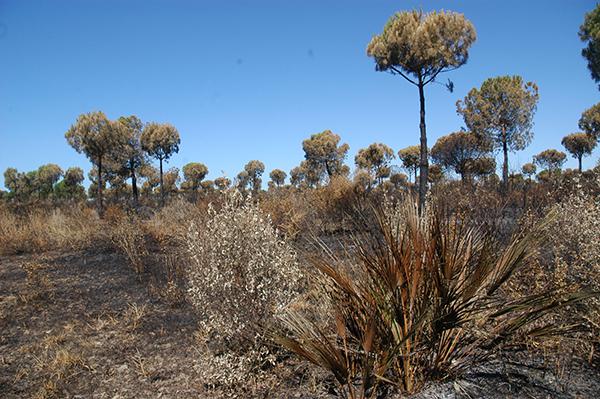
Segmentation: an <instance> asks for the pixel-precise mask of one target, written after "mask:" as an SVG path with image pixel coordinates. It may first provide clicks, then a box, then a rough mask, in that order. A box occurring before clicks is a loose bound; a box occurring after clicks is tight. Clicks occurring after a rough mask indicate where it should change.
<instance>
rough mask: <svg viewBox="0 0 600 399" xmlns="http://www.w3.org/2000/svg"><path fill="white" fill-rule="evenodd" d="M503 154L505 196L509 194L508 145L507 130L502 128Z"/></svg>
mask: <svg viewBox="0 0 600 399" xmlns="http://www.w3.org/2000/svg"><path fill="white" fill-rule="evenodd" d="M502 154H503V155H504V162H503V163H502V189H503V192H504V194H507V193H508V143H507V142H506V128H504V127H503V128H502Z"/></svg>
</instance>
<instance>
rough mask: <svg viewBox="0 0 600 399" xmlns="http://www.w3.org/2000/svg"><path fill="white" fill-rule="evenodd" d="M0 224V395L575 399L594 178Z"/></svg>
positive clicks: (339, 191) (585, 369)
mask: <svg viewBox="0 0 600 399" xmlns="http://www.w3.org/2000/svg"><path fill="white" fill-rule="evenodd" d="M414 193H415V190H414V188H413V187H412V186H411V185H410V184H408V183H407V184H404V185H402V186H400V187H391V186H389V185H381V186H375V187H367V188H365V187H364V186H361V185H360V184H357V183H352V182H350V181H349V180H347V179H344V178H339V179H333V180H332V181H330V182H329V184H327V185H324V186H321V187H318V188H313V189H308V188H306V189H298V188H295V187H291V186H282V187H271V188H270V189H269V190H267V191H260V192H255V193H251V192H247V191H244V190H242V191H240V190H236V189H228V190H223V191H220V190H212V191H206V192H201V193H200V194H199V195H195V196H194V197H193V198H192V197H189V196H185V195H180V196H177V195H173V196H171V197H170V198H169V199H168V201H167V203H166V204H165V205H164V206H162V207H161V206H158V205H155V204H151V203H148V204H145V205H141V206H138V207H136V208H133V207H130V206H127V205H124V204H120V203H117V202H115V203H113V204H111V205H109V207H108V209H107V210H106V212H105V215H104V217H103V218H99V217H98V215H97V214H96V212H95V211H94V210H92V209H93V207H92V206H90V205H88V204H86V203H85V202H80V203H77V204H76V206H74V205H73V204H70V205H69V206H63V207H61V206H53V207H52V206H46V207H43V206H39V204H38V205H36V206H27V207H22V206H19V207H17V206H14V204H11V203H5V204H4V205H3V207H2V209H1V210H0V213H1V217H0V251H1V257H0V327H1V331H2V333H1V334H0V370H1V371H0V396H2V397H6V398H20V397H36V398H53V397H57V398H58V397H98V398H102V397H110V398H113V397H124V398H130V397H131V398H134V397H173V398H175V397H281V398H288V397H304V398H321V397H323V398H326V397H348V398H363V397H372V398H383V397H402V396H403V395H414V397H417V398H433V397H448V398H450V397H564V398H571V397H573V398H575V397H593V396H594V395H597V394H598V393H600V378H599V374H598V370H599V367H600V357H599V354H598V350H599V349H600V313H599V309H600V308H599V305H600V302H599V300H598V297H597V293H598V291H599V290H600V287H599V285H598V284H599V283H598V281H600V224H599V223H600V196H599V195H600V178H599V176H598V174H597V172H594V171H588V172H585V173H583V174H581V173H572V174H564V175H561V176H557V177H555V179H553V180H551V181H550V180H549V181H545V182H531V183H530V184H527V186H526V187H525V186H522V187H521V186H517V185H516V184H515V185H514V186H512V188H511V190H510V191H509V192H508V193H502V192H501V190H499V188H498V186H497V183H495V182H493V181H484V180H482V181H478V182H467V183H464V182H463V183H461V182H455V181H445V182H440V183H437V184H435V185H433V186H432V188H431V190H430V195H429V197H428V199H427V207H426V208H425V209H426V210H425V211H424V212H422V213H421V214H419V212H418V210H417V201H416V198H415V195H414Z"/></svg>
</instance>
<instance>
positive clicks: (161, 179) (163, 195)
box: [158, 158, 165, 206]
mask: <svg viewBox="0 0 600 399" xmlns="http://www.w3.org/2000/svg"><path fill="white" fill-rule="evenodd" d="M158 160H159V163H160V205H161V206H163V205H164V204H165V187H164V185H163V160H162V158H159V159H158Z"/></svg>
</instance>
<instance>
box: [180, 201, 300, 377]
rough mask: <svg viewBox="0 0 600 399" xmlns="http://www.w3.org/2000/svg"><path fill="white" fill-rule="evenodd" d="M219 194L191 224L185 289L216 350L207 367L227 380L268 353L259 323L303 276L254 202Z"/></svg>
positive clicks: (291, 294) (291, 253)
mask: <svg viewBox="0 0 600 399" xmlns="http://www.w3.org/2000/svg"><path fill="white" fill-rule="evenodd" d="M223 195H224V196H225V198H224V201H223V204H222V206H221V207H220V208H219V209H218V210H217V209H216V208H215V207H213V206H212V205H210V206H209V208H208V214H209V215H208V216H209V217H208V218H207V221H206V223H205V224H204V225H202V226H200V225H197V224H195V223H192V224H191V225H190V227H189V232H188V236H187V248H188V250H189V255H190V260H191V261H190V266H189V273H188V281H189V288H188V295H189V299H190V302H191V303H192V304H193V305H194V306H195V308H196V310H197V313H198V316H199V318H200V321H199V324H200V333H201V335H202V338H203V340H204V341H205V343H206V344H207V347H208V348H210V349H211V351H212V352H213V354H214V357H213V359H212V360H210V361H208V362H207V363H208V364H207V370H206V371H205V374H207V377H211V379H213V380H214V379H217V380H219V379H221V381H220V382H222V383H223V384H224V385H230V384H233V383H234V382H235V380H236V379H237V378H242V379H243V378H245V376H244V373H242V372H240V370H239V369H240V367H241V366H240V365H242V366H244V367H242V368H244V369H246V370H250V369H252V368H253V367H254V368H256V367H260V363H261V362H264V361H265V359H267V358H268V356H269V353H268V351H267V350H266V347H265V346H264V343H265V339H264V333H263V328H265V327H267V326H269V325H270V323H271V321H272V320H273V318H274V316H275V315H276V314H277V313H278V312H279V311H281V310H283V308H285V307H286V305H288V304H289V303H290V302H291V301H292V300H293V299H294V298H295V297H296V296H297V294H298V292H299V289H300V287H301V281H302V280H303V279H302V274H301V272H300V268H299V266H298V262H297V260H296V253H295V252H294V250H293V249H292V247H291V246H290V245H289V244H287V243H286V242H285V241H284V240H283V239H282V238H280V237H279V236H278V232H277V231H276V230H275V229H274V228H273V226H272V224H271V221H270V218H269V217H268V216H266V215H264V214H263V213H262V212H261V211H260V209H259V207H258V205H257V204H255V203H254V202H252V200H251V198H244V197H243V196H242V195H241V194H240V193H239V192H237V191H232V192H229V193H225V194H223ZM223 362H224V363H226V364H229V365H231V367H229V371H230V372H228V371H227V369H228V367H224V366H223V364H221V363H223ZM212 363H214V365H215V366H218V367H210V364H212ZM205 364H206V363H205ZM217 368H218V369H219V370H216V369H217ZM210 369H215V370H213V371H215V372H217V373H212V375H210V374H211V371H210ZM217 377H222V378H217ZM234 377H235V378H234Z"/></svg>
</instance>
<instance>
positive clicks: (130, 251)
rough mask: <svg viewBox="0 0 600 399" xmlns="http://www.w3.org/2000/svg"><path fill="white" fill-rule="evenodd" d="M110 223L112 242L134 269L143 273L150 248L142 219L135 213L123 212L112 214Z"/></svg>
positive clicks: (138, 272)
mask: <svg viewBox="0 0 600 399" xmlns="http://www.w3.org/2000/svg"><path fill="white" fill-rule="evenodd" d="M107 214H108V212H107ZM107 219H108V218H107ZM108 223H109V224H108V226H109V236H110V240H111V242H112V244H113V245H114V246H115V247H116V248H118V249H119V250H120V251H121V252H122V253H123V254H124V255H125V256H126V257H127V260H128V262H129V265H130V266H131V267H132V268H133V270H134V271H135V272H136V273H137V274H138V275H139V274H142V273H143V272H144V269H145V266H144V265H145V262H146V257H147V256H148V249H147V246H146V238H145V233H144V226H143V225H142V223H141V221H140V220H139V219H138V218H137V217H136V216H135V215H126V214H125V213H123V214H118V215H117V214H112V215H111V218H110V220H109V221H108Z"/></svg>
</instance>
